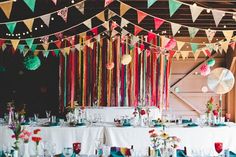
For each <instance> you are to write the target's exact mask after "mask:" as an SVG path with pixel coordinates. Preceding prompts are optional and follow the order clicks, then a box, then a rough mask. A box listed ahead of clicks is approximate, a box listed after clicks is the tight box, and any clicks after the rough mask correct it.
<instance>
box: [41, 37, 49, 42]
mask: <svg viewBox="0 0 236 157" xmlns="http://www.w3.org/2000/svg"><path fill="white" fill-rule="evenodd" d="M48 39H49V37H48V36H43V37H41V39H40V41H42V42H43V43H48Z"/></svg>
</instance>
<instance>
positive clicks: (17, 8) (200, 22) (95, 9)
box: [0, 0, 236, 40]
mask: <svg viewBox="0 0 236 157" xmlns="http://www.w3.org/2000/svg"><path fill="white" fill-rule="evenodd" d="M0 1H3V0H0ZM74 1H75V3H77V2H80V1H81V0H74ZM121 1H122V2H123V3H126V4H128V5H130V6H132V7H134V8H137V9H139V10H142V11H144V12H146V13H148V14H151V15H153V16H156V17H159V18H162V19H165V20H167V21H170V22H173V23H178V24H181V25H186V26H190V27H197V28H202V29H208V28H210V29H219V30H225V29H230V30H234V29H236V22H235V20H234V19H233V18H232V14H226V15H225V16H224V17H223V19H222V20H221V22H220V24H219V26H218V27H216V26H215V22H214V19H213V16H212V14H211V13H207V12H206V10H203V12H202V13H201V14H200V16H199V17H198V18H197V20H196V21H195V22H194V23H193V22H192V18H191V13H190V9H189V7H188V6H186V5H182V6H181V7H180V8H179V9H178V10H177V11H176V13H175V14H174V15H173V16H172V17H170V15H169V9H168V0H158V1H157V2H156V3H155V4H154V5H153V6H151V7H150V8H149V9H147V0H121ZM181 1H182V2H185V3H189V4H193V3H196V4H197V5H198V6H202V7H206V8H211V9H219V10H224V11H232V12H236V1H235V0H227V1H226V0H214V1H213V0H196V1H193V0H181ZM70 5H72V3H71V0H58V4H57V5H54V3H53V2H52V1H51V0H37V1H36V8H35V12H34V13H32V11H31V10H30V9H29V8H28V7H27V5H26V4H25V3H24V2H23V0H17V1H16V2H14V5H13V9H12V13H11V17H10V19H7V18H6V17H5V15H4V13H3V12H2V11H0V22H1V23H2V22H7V21H16V20H23V19H28V18H33V17H36V16H41V15H44V14H47V13H51V12H54V11H57V10H59V9H62V8H64V7H68V6H70ZM103 6H104V0H86V3H85V7H86V8H85V14H84V15H83V14H81V13H80V12H79V11H78V10H77V9H75V8H72V9H70V10H69V13H68V22H67V23H65V22H64V21H63V19H62V18H61V17H59V16H57V15H53V16H52V17H53V18H54V20H53V21H51V22H50V27H49V28H48V27H47V26H46V25H44V24H43V21H42V20H40V19H37V20H35V23H34V26H33V27H34V28H37V30H34V29H33V32H31V33H29V34H27V33H26V32H27V31H28V29H27V28H26V27H25V25H24V24H23V23H18V24H17V26H16V29H15V32H14V33H15V34H21V35H20V36H21V38H29V37H37V36H43V35H47V34H52V33H55V32H59V31H62V30H64V29H67V28H69V27H72V26H74V25H76V24H78V23H81V22H83V21H85V20H86V19H89V18H90V17H92V16H94V15H96V14H97V13H99V12H101V11H102V10H104V7H103ZM119 6H120V3H119V2H118V1H115V2H114V3H113V4H112V5H110V6H109V8H110V9H111V10H113V11H114V12H116V13H119ZM124 18H126V19H128V20H129V21H131V22H133V23H135V24H137V14H136V11H135V10H132V9H131V10H129V11H128V12H127V13H126V14H125V15H124ZM114 20H116V21H117V22H119V21H120V18H118V17H115V18H114ZM98 24H101V22H99V20H96V19H95V20H93V25H94V26H95V25H98ZM41 25H43V28H41ZM140 26H141V27H143V28H145V29H147V30H151V29H152V30H153V29H154V23H153V19H152V18H150V17H146V18H145V19H144V20H143V21H142V22H141V23H140ZM224 26H226V28H224ZM127 29H129V31H131V32H133V27H132V26H128V28H127ZM84 30H86V27H85V26H79V27H75V28H73V29H71V30H69V31H66V32H65V33H64V35H65V36H66V35H72V34H77V33H79V32H83V31H84ZM6 33H9V31H8V30H7V28H6V26H4V25H0V38H16V36H14V37H13V36H10V37H9V36H7V35H6ZM23 33H24V35H23ZM155 33H159V34H162V35H167V36H171V35H172V32H171V26H170V24H169V23H167V22H165V23H164V24H163V25H162V26H161V27H160V29H159V30H158V31H155ZM188 36H189V33H188V30H187V28H184V27H182V28H181V29H180V33H177V34H176V37H188ZM196 36H197V37H205V36H206V35H205V32H204V31H199V32H198V33H197V35H196ZM222 36H223V34H222V32H217V33H216V38H218V37H219V38H220V37H222ZM215 40H216V39H215Z"/></svg>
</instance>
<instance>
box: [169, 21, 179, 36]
mask: <svg viewBox="0 0 236 157" xmlns="http://www.w3.org/2000/svg"><path fill="white" fill-rule="evenodd" d="M170 24H171V30H172V34H173V36H175V34H176V33H177V32H178V31H179V29H180V27H181V25H180V24H177V23H170Z"/></svg>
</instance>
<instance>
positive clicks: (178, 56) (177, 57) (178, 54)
mask: <svg viewBox="0 0 236 157" xmlns="http://www.w3.org/2000/svg"><path fill="white" fill-rule="evenodd" d="M180 55H181V53H175V57H176V59H177V61H178V60H179V58H180Z"/></svg>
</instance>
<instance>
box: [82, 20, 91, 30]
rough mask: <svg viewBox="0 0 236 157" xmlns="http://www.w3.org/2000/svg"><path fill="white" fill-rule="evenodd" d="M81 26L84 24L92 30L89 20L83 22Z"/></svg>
mask: <svg viewBox="0 0 236 157" xmlns="http://www.w3.org/2000/svg"><path fill="white" fill-rule="evenodd" d="M83 24H84V25H85V26H86V27H88V28H89V29H91V28H92V22H91V19H88V20H86V21H84V22H83Z"/></svg>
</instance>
